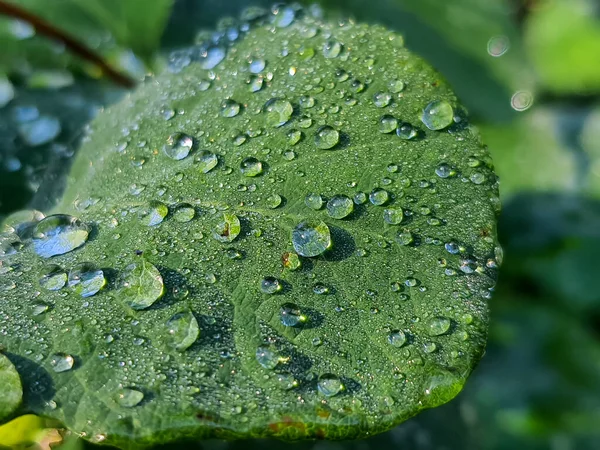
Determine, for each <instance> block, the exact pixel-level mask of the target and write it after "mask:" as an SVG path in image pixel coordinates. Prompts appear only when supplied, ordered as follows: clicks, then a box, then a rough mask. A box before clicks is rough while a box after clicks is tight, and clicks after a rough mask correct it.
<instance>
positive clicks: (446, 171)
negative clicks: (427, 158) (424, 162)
mask: <svg viewBox="0 0 600 450" xmlns="http://www.w3.org/2000/svg"><path fill="white" fill-rule="evenodd" d="M435 174H436V175H437V176H438V177H440V178H448V177H451V176H454V175H456V172H455V171H454V170H453V169H452V167H450V166H449V165H448V164H446V163H441V164H440V165H439V166H437V168H436V169H435Z"/></svg>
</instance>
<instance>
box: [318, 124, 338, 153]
mask: <svg viewBox="0 0 600 450" xmlns="http://www.w3.org/2000/svg"><path fill="white" fill-rule="evenodd" d="M339 142H340V133H339V132H338V131H337V130H336V129H334V128H332V127H330V126H329V125H324V126H322V127H321V128H319V129H318V130H317V133H316V134H315V145H316V146H317V148H320V149H321V150H329V149H332V148H333V147H335V146H336V145H337V144H338V143H339Z"/></svg>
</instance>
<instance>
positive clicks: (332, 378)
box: [317, 373, 344, 397]
mask: <svg viewBox="0 0 600 450" xmlns="http://www.w3.org/2000/svg"><path fill="white" fill-rule="evenodd" d="M317 388H318V390H319V392H320V393H321V394H323V395H324V396H325V397H333V396H334V395H337V394H339V393H340V392H342V391H343V390H344V384H343V383H342V380H340V377H338V376H337V375H334V374H332V373H324V374H322V375H321V376H319V380H318V382H317Z"/></svg>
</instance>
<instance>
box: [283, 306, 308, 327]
mask: <svg viewBox="0 0 600 450" xmlns="http://www.w3.org/2000/svg"><path fill="white" fill-rule="evenodd" d="M279 313H280V316H279V318H280V319H281V323H282V324H283V325H285V326H286V327H297V326H300V325H302V324H303V323H304V322H306V316H304V315H303V314H302V313H301V311H300V308H298V305H296V304H294V303H284V304H283V305H281V309H280V311H279Z"/></svg>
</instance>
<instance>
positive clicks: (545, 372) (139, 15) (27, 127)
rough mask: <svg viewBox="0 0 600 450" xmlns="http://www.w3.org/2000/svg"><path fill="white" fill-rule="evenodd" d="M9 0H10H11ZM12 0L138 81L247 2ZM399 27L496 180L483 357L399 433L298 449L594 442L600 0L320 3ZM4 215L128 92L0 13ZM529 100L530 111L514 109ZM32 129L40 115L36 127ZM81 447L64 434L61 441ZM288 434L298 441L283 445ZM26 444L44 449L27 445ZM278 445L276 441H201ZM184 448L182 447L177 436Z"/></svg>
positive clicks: (44, 198) (598, 337) (43, 427)
mask: <svg viewBox="0 0 600 450" xmlns="http://www.w3.org/2000/svg"><path fill="white" fill-rule="evenodd" d="M13 1H15V2H16V0H13ZM261 3H262V4H264V5H269V4H270V3H271V2H265V1H262V2H261V1H252V2H248V1H243V0H230V1H227V2H224V1H222V0H175V1H174V2H171V1H169V0H160V1H156V0H155V1H152V2H147V1H141V0H139V1H138V0H131V1H130V0H128V1H126V2H125V1H118V0H85V1H84V0H54V1H53V2H51V4H49V2H47V1H45V0H44V1H42V0H19V1H18V4H19V5H21V6H23V7H26V8H28V9H29V10H30V11H33V12H35V13H36V14H38V15H39V16H41V17H44V18H46V19H47V20H48V21H50V22H52V23H55V24H56V25H58V26H60V27H61V28H62V29H64V30H66V31H68V32H70V33H71V34H72V35H74V36H76V37H77V38H78V39H79V40H81V41H83V42H85V43H86V44H87V45H89V46H91V47H93V48H95V49H96V50H97V51H98V52H99V53H101V54H102V55H103V56H104V57H105V58H106V60H108V61H110V62H111V63H112V64H113V65H115V66H117V67H119V68H120V69H121V70H122V71H126V72H128V73H129V74H131V75H132V76H134V77H136V78H137V79H141V78H142V77H143V75H144V73H146V72H147V71H152V70H154V69H156V68H158V67H160V65H161V64H162V62H161V61H162V57H163V55H164V53H165V52H166V51H167V50H168V49H171V48H174V47H177V46H180V45H186V44H188V43H190V42H191V41H193V39H194V36H195V35H196V33H197V32H198V31H199V30H200V29H202V28H207V29H210V28H215V26H217V24H218V21H219V19H220V18H222V17H224V16H226V15H236V14H237V13H238V12H239V10H240V9H242V8H243V7H245V6H248V5H249V4H261ZM321 4H322V5H323V7H324V8H327V9H334V10H339V11H343V12H344V13H345V14H347V15H351V16H353V17H355V18H357V19H358V20H361V21H366V22H378V23H383V24H385V25H387V26H389V27H390V28H393V29H396V30H399V31H400V32H402V34H403V35H404V36H405V41H406V45H407V46H408V47H409V48H411V49H413V50H414V51H415V52H417V53H419V54H421V55H422V56H424V57H425V58H426V59H428V60H429V62H430V63H432V64H433V65H434V66H435V67H437V68H438V69H439V70H440V71H441V72H442V73H443V74H444V75H445V77H446V78H447V79H448V80H449V82H450V84H451V85H452V86H453V87H454V89H455V90H456V92H457V94H458V95H459V96H460V97H461V99H462V101H463V102H464V103H465V104H466V106H467V107H468V108H469V110H470V112H471V116H472V118H473V120H474V121H475V122H476V123H477V124H478V125H479V127H480V130H481V133H482V136H483V139H484V141H485V142H486V143H487V144H488V145H489V146H490V150H491V151H492V153H493V156H494V160H495V164H496V167H497V172H498V174H499V175H500V177H501V180H502V186H501V193H502V196H503V201H504V211H503V216H502V219H501V224H500V233H501V241H502V243H503V245H504V249H505V262H504V267H503V269H502V273H501V280H500V283H499V285H498V288H497V292H496V295H495V297H494V298H493V300H492V304H491V305H492V316H493V317H492V329H491V335H490V342H489V346H488V352H487V355H486V357H485V358H484V360H483V361H482V363H481V365H480V367H479V368H478V369H477V370H476V372H475V374H474V375H473V376H472V378H471V380H470V381H469V382H468V383H467V387H466V389H465V390H464V392H463V393H462V394H460V395H459V397H458V398H457V399H456V400H455V401H453V402H451V403H450V404H448V405H446V406H443V407H441V408H437V409H435V410H431V411H428V412H425V413H423V414H421V415H420V416H419V417H417V418H415V419H413V420H411V421H409V422H407V423H405V424H404V425H402V426H400V427H398V428H396V429H394V430H392V431H391V432H389V433H387V434H384V435H381V436H376V437H374V438H371V439H369V440H366V441H359V442H352V443H327V442H319V443H300V444H297V445H294V446H293V447H296V448H298V449H319V450H322V449H335V450H338V449H340V450H342V449H348V450H350V449H357V450H358V449H361V450H362V449H370V448H378V447H382V446H385V447H386V448H411V449H423V450H429V449H431V450H433V449H449V450H454V449H474V450H475V449H484V450H487V449H490V450H501V449H505V448H506V449H508V448H515V447H519V448H523V449H548V448H552V449H556V450H563V449H564V450H569V449H586V448H589V449H593V448H597V447H598V442H600V427H598V424H599V423H600V387H599V386H598V383H597V380H598V379H599V378H600V299H599V297H600V289H599V287H600V286H599V284H600V281H598V280H599V278H598V277H597V275H596V272H597V267H598V264H597V255H598V251H600V231H599V230H600V227H599V226H598V225H600V203H599V202H598V195H599V194H600V146H599V144H598V142H600V101H599V94H600V59H598V58H597V55H598V54H599V53H600V7H599V6H598V4H597V2H595V1H593V0H539V1H526V0H503V1H494V2H490V1H489V0H455V1H453V2H446V1H443V0H373V1H371V2H369V4H368V7H366V6H365V2H364V1H361V0H323V1H322V2H321ZM0 43H1V44H2V49H3V51H2V52H1V55H0V107H1V108H0V220H1V218H2V216H3V215H6V214H8V213H10V212H11V211H14V210H17V209H22V208H24V207H35V208H38V209H42V210H46V209H49V208H50V207H51V205H52V204H53V202H54V201H55V200H56V198H57V195H58V194H59V193H60V191H61V187H62V180H64V176H65V174H66V172H67V171H68V166H69V162H70V160H71V158H72V155H73V154H74V152H75V151H76V149H77V147H78V144H79V137H80V136H81V134H82V130H83V127H85V124H86V123H88V122H89V120H91V119H92V118H93V117H94V115H95V114H96V113H97V112H98V111H99V110H100V109H101V108H102V107H103V106H104V105H107V104H110V103H112V102H114V101H116V100H118V99H119V98H120V97H121V96H122V95H123V93H124V91H123V89H122V88H119V87H116V86H114V85H113V84H111V83H110V82H109V81H107V80H106V79H104V78H102V77H101V73H100V72H99V71H98V70H97V68H96V67H94V66H91V65H90V64H89V63H85V62H82V61H81V60H80V59H78V58H76V57H74V56H73V55H71V54H70V53H69V52H68V51H66V50H65V48H63V47H61V46H59V45H56V44H55V43H52V42H51V41H48V40H47V39H45V38H44V37H41V36H38V35H36V34H35V32H33V30H31V29H30V28H29V27H28V26H27V25H26V24H23V23H19V22H16V21H14V20H10V19H6V18H1V17H0ZM520 109H523V111H518V110H520ZM32 124H33V125H35V126H32ZM57 427H58V424H53V423H46V422H45V421H44V420H42V419H39V418H33V417H25V418H22V419H19V421H18V422H15V423H12V424H9V425H5V426H3V427H0V446H2V445H4V446H6V447H8V448H40V447H41V448H48V446H49V445H50V443H51V442H59V441H61V440H63V438H62V437H61V436H60V435H59V434H58V433H57V432H56V428H57ZM83 445H84V444H83V443H82V442H81V441H79V440H77V439H75V438H73V437H68V436H67V437H66V438H65V439H64V443H63V444H62V447H61V448H64V449H69V448H73V449H75V448H82V446H83ZM285 445H286V446H289V444H285ZM32 446H33V447H32ZM254 446H255V447H256V448H259V447H261V448H267V449H279V448H283V445H282V444H280V443H277V442H260V443H249V442H240V443H223V442H208V443H203V444H202V445H201V447H202V448H211V449H213V448H214V449H226V448H227V449H242V448H243V449H245V448H251V447H254ZM178 448H181V447H178Z"/></svg>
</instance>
